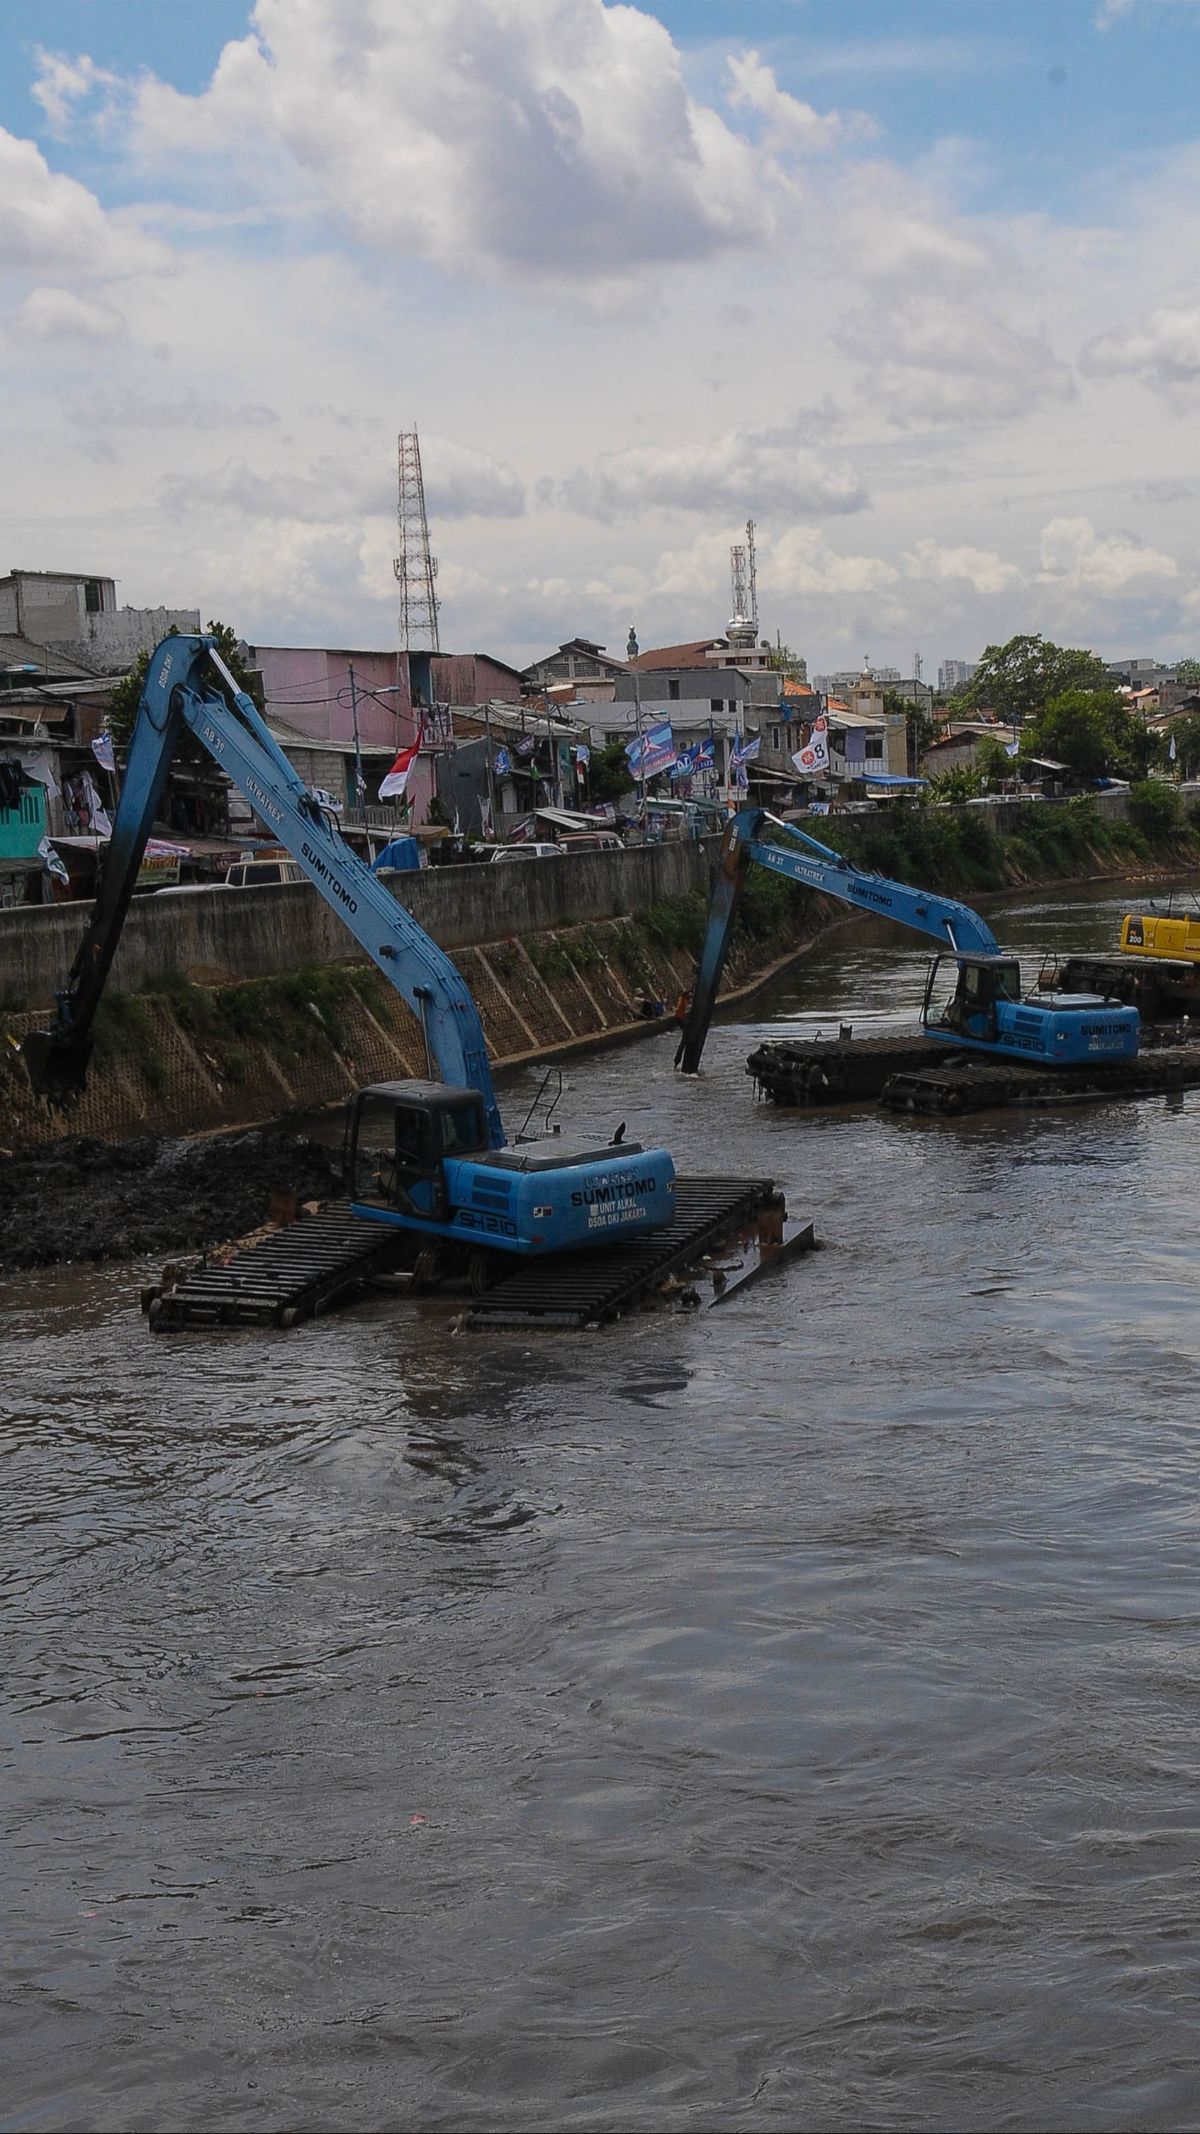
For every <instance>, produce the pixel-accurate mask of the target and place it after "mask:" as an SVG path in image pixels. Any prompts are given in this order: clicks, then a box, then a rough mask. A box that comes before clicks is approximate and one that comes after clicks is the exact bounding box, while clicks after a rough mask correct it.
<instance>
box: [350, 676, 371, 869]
mask: <svg viewBox="0 0 1200 2134" xmlns="http://www.w3.org/2000/svg"><path fill="white" fill-rule="evenodd" d="M348 672H349V675H350V717H351V720H352V722H353V727H354V798H355V799H356V800H357V802H358V810H359V814H360V815H361V816H362V826H363V829H364V830H365V829H366V827H367V781H366V779H365V778H364V777H363V767H362V749H361V747H360V745H359V739H358V689H357V687H356V685H355V680H354V666H353V662H351V663H350V664H349V667H348Z"/></svg>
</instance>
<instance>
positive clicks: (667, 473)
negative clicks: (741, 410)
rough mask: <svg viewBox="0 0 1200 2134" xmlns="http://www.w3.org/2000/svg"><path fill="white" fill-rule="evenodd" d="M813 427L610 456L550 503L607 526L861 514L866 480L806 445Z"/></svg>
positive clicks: (734, 433) (565, 484)
mask: <svg viewBox="0 0 1200 2134" xmlns="http://www.w3.org/2000/svg"><path fill="white" fill-rule="evenodd" d="M808 427H809V425H808V424H807V423H804V422H801V423H800V424H798V425H796V426H795V427H792V428H790V429H784V430H727V431H726V432H725V433H724V435H723V436H721V437H717V438H714V439H712V440H710V441H709V442H707V443H702V444H689V445H674V446H672V445H631V446H628V447H627V448H626V449H625V450H624V451H620V452H603V453H601V454H600V456H599V457H598V459H597V460H596V462H595V464H594V466H593V467H592V468H591V470H590V471H588V470H585V469H583V468H580V469H577V470H576V472H575V473H573V474H570V475H568V476H567V478H566V480H565V481H562V482H559V483H557V484H551V485H549V488H548V491H547V492H545V494H546V500H547V501H549V500H550V498H551V497H552V498H553V500H554V501H556V502H557V503H559V504H561V505H562V506H563V507H564V508H565V509H566V510H568V511H577V512H581V513H583V514H584V515H586V516H587V517H589V518H595V519H601V520H604V521H605V522H607V523H611V522H612V521H614V520H617V519H624V518H636V517H637V515H638V514H639V513H640V512H643V511H648V510H662V511H710V512H719V511H738V512H751V513H752V512H755V511H777V512H786V513H788V514H791V513H795V512H805V513H812V514H822V515H823V514H825V513H830V512H834V513H836V512H844V511H860V510H861V509H862V508H863V506H864V505H865V503H866V501H867V495H866V490H865V489H864V487H863V484H862V481H861V479H860V477H859V475H858V474H857V472H856V471H855V469H854V468H853V467H852V466H850V465H848V464H847V463H845V462H841V463H830V462H828V461H826V460H824V459H822V458H821V457H820V456H818V454H817V453H815V452H814V451H813V450H812V449H811V448H810V446H809V445H808V444H807V443H804V442H801V441H800V437H801V436H802V435H803V434H804V433H805V432H806V431H807V430H808ZM798 433H799V435H798Z"/></svg>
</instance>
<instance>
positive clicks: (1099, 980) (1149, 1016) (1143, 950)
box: [1038, 910, 1200, 1029]
mask: <svg viewBox="0 0 1200 2134" xmlns="http://www.w3.org/2000/svg"><path fill="white" fill-rule="evenodd" d="M1118 951H1119V953H1117V954H1115V955H1114V954H1113V953H1112V952H1111V951H1110V952H1109V953H1108V954H1107V955H1094V954H1093V955H1087V954H1085V955H1078V956H1068V957H1067V958H1066V959H1065V960H1064V961H1063V962H1061V963H1060V962H1058V961H1057V960H1056V961H1055V962H1054V963H1052V964H1047V965H1045V966H1044V967H1043V970H1042V973H1041V975H1040V977H1039V980H1038V983H1039V985H1040V986H1042V987H1043V988H1045V987H1049V986H1058V987H1062V988H1064V989H1065V988H1073V989H1075V990H1086V989H1087V988H1092V989H1094V990H1101V989H1102V990H1104V991H1106V992H1108V993H1110V994H1111V995H1112V996H1113V997H1114V998H1115V999H1117V1000H1123V1001H1126V1002H1128V1003H1129V1005H1130V1006H1131V1007H1135V1008H1137V1010H1138V1012H1139V1014H1140V1015H1141V1018H1142V1024H1143V1029H1144V1028H1145V1025H1146V1024H1148V1023H1149V1024H1154V1023H1179V1022H1181V1021H1182V1019H1183V1018H1184V1017H1185V1016H1187V1017H1189V1018H1194V1017H1200V910H1197V911H1195V912H1193V913H1192V915H1191V916H1190V917H1188V916H1187V915H1186V914H1185V915H1183V916H1181V917H1180V916H1176V915H1175V914H1174V913H1173V912H1170V911H1165V912H1158V911H1127V912H1126V913H1125V916H1124V918H1123V919H1122V921H1121V938H1120V941H1119V943H1118Z"/></svg>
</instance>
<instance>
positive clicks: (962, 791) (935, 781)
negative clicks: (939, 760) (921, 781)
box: [927, 763, 983, 801]
mask: <svg viewBox="0 0 1200 2134" xmlns="http://www.w3.org/2000/svg"><path fill="white" fill-rule="evenodd" d="M927 790H928V793H929V798H930V799H931V800H948V801H961V800H977V799H978V798H979V796H980V795H981V794H982V792H983V779H982V777H981V776H980V774H979V772H978V771H977V770H976V768H975V766H974V764H973V763H952V764H951V766H950V768H949V770H948V771H935V772H934V773H933V776H932V777H931V778H930V780H929V784H928V788H927Z"/></svg>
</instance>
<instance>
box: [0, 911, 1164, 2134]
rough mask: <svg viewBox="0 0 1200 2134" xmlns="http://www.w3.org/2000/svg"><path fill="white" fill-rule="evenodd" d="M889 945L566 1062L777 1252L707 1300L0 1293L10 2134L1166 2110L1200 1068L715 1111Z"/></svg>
mask: <svg viewBox="0 0 1200 2134" xmlns="http://www.w3.org/2000/svg"><path fill="white" fill-rule="evenodd" d="M1127 902H1128V899H1127V898H1124V897H1117V896H1116V895H1115V894H1114V893H1113V892H1112V891H1111V890H1110V891H1105V892H1104V893H1103V894H1092V895H1090V896H1088V897H1083V896H1078V895H1076V896H1072V895H1068V894H1064V893H1060V894H1058V895H1056V896H1054V897H1049V896H1042V895H1041V894H1040V893H1039V894H1038V895H1037V896H1030V898H1029V899H1028V900H1027V901H1025V902H1024V903H1018V904H1015V905H1010V906H1009V908H1008V909H1007V910H1006V911H1005V912H1003V914H1001V915H1000V916H999V918H998V919H997V922H996V923H997V930H998V931H999V932H1000V933H1001V935H1002V938H1003V939H1004V942H1005V945H1006V946H1014V947H1017V948H1020V949H1021V950H1022V951H1023V952H1024V954H1025V956H1026V959H1027V967H1028V962H1029V959H1030V958H1031V957H1032V958H1033V962H1034V964H1036V952H1037V950H1038V949H1039V948H1040V947H1041V946H1043V945H1044V944H1045V943H1046V942H1048V941H1050V940H1056V941H1057V942H1058V943H1059V944H1061V945H1063V946H1079V947H1082V946H1093V945H1099V944H1101V943H1108V942H1110V941H1111V940H1113V939H1114V938H1115V931H1116V917H1117V914H1118V913H1119V911H1120V910H1121V909H1122V908H1125V906H1126V905H1127ZM923 968H924V958H923V955H922V953H921V951H920V949H919V947H917V946H914V945H912V944H911V943H909V942H908V941H907V940H906V939H905V937H903V936H899V935H896V934H893V933H891V932H890V931H889V930H888V929H885V928H882V927H876V926H875V925H874V923H873V922H872V924H870V925H869V926H864V927H863V928H861V929H859V930H858V931H856V932H855V933H853V935H851V934H846V935H843V936H841V937H840V938H838V939H836V940H834V941H832V942H830V943H829V944H828V945H827V946H826V947H825V948H824V949H823V950H822V951H821V952H820V954H818V955H815V956H813V957H811V958H809V959H808V960H807V961H806V962H805V963H803V964H801V965H799V966H798V967H797V968H796V969H795V970H793V972H791V973H790V974H789V975H788V976H787V977H786V978H784V979H782V980H780V981H779V982H777V983H776V984H775V985H774V987H773V988H772V990H771V991H770V993H769V994H767V995H765V996H760V997H759V998H758V999H757V1000H756V1001H755V1002H754V1003H753V1006H752V1007H751V1008H748V1009H742V1010H739V1011H734V1012H733V1013H732V1014H731V1015H729V1016H728V1017H727V1019H726V1020H725V1021H724V1022H723V1023H722V1025H721V1026H720V1027H719V1028H718V1029H717V1030H715V1032H714V1034H713V1037H712V1040H711V1041H710V1047H709V1055H708V1065H707V1072H706V1074H705V1076H704V1078H703V1080H701V1081H700V1082H699V1083H686V1084H681V1083H679V1082H677V1081H676V1080H675V1079H674V1078H673V1075H672V1068H671V1050H672V1048H671V1044H670V1040H669V1039H667V1040H662V1041H652V1042H648V1043H645V1044H642V1045H637V1046H634V1047H627V1048H625V1049H622V1050H617V1051H613V1052H610V1053H607V1054H602V1055H596V1056H594V1057H590V1058H587V1059H584V1060H580V1061H577V1062H575V1063H573V1064H572V1065H571V1067H570V1069H569V1074H568V1080H569V1083H570V1088H569V1091H568V1095H567V1098H566V1100H565V1105H564V1109H565V1110H566V1112H567V1113H568V1115H569V1119H570V1120H572V1121H574V1122H576V1123H577V1124H578V1125H579V1126H580V1127H581V1128H582V1129H584V1130H587V1129H588V1128H589V1127H591V1126H593V1125H596V1126H602V1127H604V1128H610V1127H611V1126H612V1125H615V1124H616V1122H617V1121H618V1120H619V1119H621V1118H624V1119H625V1120H626V1121H627V1122H628V1131H629V1135H630V1136H631V1137H633V1136H638V1137H640V1138H642V1139H647V1138H650V1137H653V1138H655V1139H662V1140H664V1141H666V1142H667V1143H668V1144H669V1145H670V1146H671V1147H672V1149H673V1150H674V1152H675V1155H676V1160H677V1162H678V1164H679V1167H680V1169H682V1170H688V1169H694V1170H710V1171H711V1170H722V1171H729V1172H733V1171H737V1172H746V1173H752V1174H760V1173H765V1174H767V1175H774V1177H775V1178H776V1179H777V1180H778V1181H779V1182H780V1183H781V1184H782V1185H783V1186H784V1187H785V1188H786V1190H787V1193H788V1197H789V1201H790V1203H791V1205H792V1208H793V1212H796V1213H800V1212H804V1213H811V1214H812V1215H813V1216H814V1217H815V1218H816V1221H817V1226H818V1232H819V1234H820V1236H821V1237H822V1239H823V1240H824V1243H825V1249H824V1250H823V1251H822V1252H821V1253H820V1254H819V1255H817V1256H816V1257H815V1258H811V1259H808V1260H806V1261H802V1262H801V1263H799V1264H798V1265H797V1266H795V1267H794V1268H792V1269H789V1270H788V1271H786V1272H785V1273H782V1274H779V1275H777V1276H775V1277H774V1278H772V1279H771V1280H770V1281H767V1282H764V1283H763V1284H761V1285H760V1286H759V1287H758V1288H756V1289H754V1290H752V1291H751V1292H749V1293H748V1294H747V1295H746V1296H745V1297H743V1298H740V1299H737V1300H732V1301H731V1302H730V1303H729V1304H728V1305H727V1306H725V1307H723V1308H722V1309H721V1310H718V1311H716V1312H713V1313H711V1314H707V1315H705V1316H703V1317H702V1318H694V1317H684V1316H677V1317H664V1316H657V1315H656V1316H647V1317H642V1318H637V1319H635V1320H633V1321H631V1322H629V1323H627V1324H625V1325H623V1326H621V1327H619V1328H618V1329H616V1330H614V1331H609V1332H603V1333H595V1334H585V1335H582V1336H564V1337H561V1338H557V1337H549V1338H547V1337H542V1338H538V1339H533V1338H531V1337H529V1336H528V1335H521V1334H515V1335H513V1336H511V1337H498V1338H497V1337H492V1338H491V1339H490V1340H488V1341H487V1342H486V1343H485V1342H483V1341H481V1340H480V1339H479V1338H476V1337H471V1336H465V1335H455V1334H452V1333H451V1332H450V1330H449V1320H448V1315H447V1313H446V1310H445V1309H444V1307H440V1306H437V1305H430V1306H424V1307H420V1308H417V1307H411V1306H409V1307H406V1306H403V1305H400V1306H397V1305H395V1304H393V1303H389V1302H387V1301H383V1300H375V1301H371V1302H368V1303H365V1304H363V1305H362V1306H360V1307H358V1308H357V1309H355V1310H353V1311H350V1312H347V1313H345V1314H343V1315H341V1316H339V1317H336V1318H331V1319H329V1320H326V1321H322V1322H319V1323H317V1324H316V1325H312V1326H308V1327H306V1328H302V1329H300V1330H299V1331H297V1332H295V1333H292V1334H289V1335H282V1334H280V1335H263V1334H262V1333H246V1334H231V1335H226V1336H224V1337H220V1338H211V1337H208V1336H186V1337H175V1338H173V1339H170V1338H164V1339H160V1340H156V1339H155V1338H154V1337H152V1336H151V1335H149V1334H148V1333H147V1331H146V1329H145V1327H144V1325H143V1322H142V1321H141V1319H140V1318H139V1316H138V1312H137V1307H136V1294H137V1287H138V1282H139V1279H140V1277H141V1273H142V1270H141V1269H139V1268H138V1267H136V1266H135V1267H130V1266H128V1265H126V1266H109V1267H103V1268H99V1269H91V1268H89V1269H87V1270H80V1269H71V1268H66V1269H54V1270H50V1271H48V1272H42V1273H38V1274H36V1275H35V1274H30V1275H27V1276H26V1275H23V1276H21V1277H19V1278H14V1279H12V1280H10V1281H9V1282H7V1283H6V1284H5V1285H4V1288H3V1292H2V1294H0V1302H2V1304H3V1322H2V1358H0V1395H2V1399H3V1404H4V1408H5V1411H6V1419H5V1423H4V1430H3V1437H2V1440H0V1449H2V1451H3V1455H4V1458H3V1470H2V1475H3V1479H2V1484H0V1505H2V1513H3V1524H4V1533H3V1547H2V1553H0V1575H2V1577H3V1588H4V1611H3V1626H2V1636H3V1669H2V1675H0V1703H2V1713H0V1718H2V1724H3V1742H2V1750H3V1774H4V1775H3V1803H2V1809H0V1813H2V1819H3V1830H4V1850H3V1867H2V1870H0V1872H2V1874H3V1883H4V1889H3V1900H4V1901H3V1918H4V1931H3V1936H2V1938H0V1977H2V1983H3V1997H2V1998H3V2012H2V2014H0V2023H2V2025H3V2032H2V2036H0V2125H3V2127H4V2128H6V2129H13V2130H15V2129H19V2130H26V2129H30V2130H35V2129H36V2130H43V2129H75V2128H80V2129H84V2128H86V2129H93V2128H96V2129H101V2128H102V2129H120V2128H136V2129H143V2128H144V2129H160V2128H165V2129H175V2128H180V2129H192V2128H197V2129H199V2128H210V2127H211V2128H219V2129H254V2130H259V2129H275V2128H302V2129H303V2128H314V2129H316V2128H330V2127H336V2128H351V2129H373V2128H408V2127H421V2128H447V2129H457V2128H468V2129H492V2128H497V2129H516V2128H524V2127H532V2128H539V2129H551V2128H560V2127H562V2128H576V2127H578V2128H630V2129H642V2128H647V2129H656V2130H664V2134H665V2130H673V2129H677V2128H678V2129H689V2130H690V2129H693V2128H696V2129H709V2128H712V2129H724V2128H735V2129H741V2128H746V2129H757V2128H780V2129H784V2128H792V2127H796V2126H820V2127H832V2128H846V2129H851V2128H859V2127H898V2126H899V2127H919V2128H927V2127H933V2128H947V2129H949V2128H957V2127H979V2128H984V2127H995V2126H1002V2127H1017V2128H1030V2129H1033V2128H1041V2127H1046V2126H1054V2127H1062V2128H1114V2129H1116V2128H1124V2127H1129V2126H1136V2127H1139V2128H1160V2127H1161V2128H1167V2127H1178V2126H1183V2125H1187V2126H1192V2125H1195V2124H1196V2123H1197V2121H1198V2120H1200V2046H1198V2042H1197V2040H1198V2030H1197V2019H1198V2017H1200V1946H1198V1943H1200V1924H1198V1910H1200V1905H1198V1900H1200V1790H1198V1779H1200V1745H1198V1741H1197V1726H1198V1722H1200V1647H1198V1630H1200V1581H1198V1573H1200V1361H1198V1348H1197V1314H1198V1310H1200V1216H1198V1214H1197V1198H1196V1191H1195V1180H1196V1176H1197V1172H1198V1170H1200V1092H1193V1093H1191V1094H1189V1095H1186V1096H1184V1097H1183V1098H1175V1099H1165V1098H1160V1099H1155V1100H1152V1101H1150V1102H1146V1103H1142V1104H1140V1105H1133V1104H1121V1103H1114V1104H1112V1105H1106V1106H1097V1107H1090V1108H1083V1109H1079V1110H1064V1111H1063V1112H1061V1113H1059V1114H1051V1113H1038V1114H1034V1115H1030V1116H1022V1115H1018V1114H1009V1115H994V1116H987V1117H977V1118H971V1119H968V1120H966V1121H963V1122H959V1123H950V1122H945V1121H932V1120H906V1119H895V1118H889V1117H886V1116H884V1115H880V1114H876V1113H874V1112H872V1111H862V1110H860V1111H849V1110H846V1111H842V1110H839V1111H836V1112H830V1113H827V1114H817V1115H809V1116H806V1117H798V1116H794V1115H787V1114H778V1113H772V1112H771V1111H770V1110H769V1109H768V1108H766V1107H765V1106H762V1105H759V1104H756V1103H754V1101H753V1099H752V1093H751V1087H750V1083H749V1081H748V1079H747V1077H746V1076H745V1074H744V1072H743V1061H744V1058H745V1054H746V1052H747V1050H748V1049H749V1045H750V1043H751V1042H752V1041H753V1040H754V1039H755V1038H756V1037H758V1036H759V1035H761V1034H764V1033H765V1032H767V1031H768V1030H770V1029H777V1028H779V1027H781V1026H783V1025H787V1026H790V1027H796V1026H797V1025H799V1026H800V1027H803V1028H809V1029H816V1028H825V1029H827V1030H832V1029H833V1027H834V1026H835V1025H836V1023H837V1022H838V1021H840V1020H844V1021H851V1022H853V1023H854V1025H855V1027H856V1028H857V1029H860V1030H866V1029H867V1028H870V1027H889V1026H891V1025H893V1024H895V1025H901V1024H903V1022H904V1021H905V1019H906V1018H907V1017H908V1016H910V1015H911V1013H912V1010H913V1007H914V1004H915V1001H916V999H917V997H918V993H919V987H920V982H921V976H922V972H923ZM531 1089H532V1082H531V1081H530V1080H528V1079H526V1080H524V1081H522V1082H520V1083H518V1084H515V1085H510V1087H509V1089H508V1090H507V1091H506V1093H505V1099H504V1101H505V1108H506V1112H507V1114H508V1117H509V1119H510V1121H512V1120H514V1119H519V1117H520V1114H521V1112H522V1111H523V1109H524V1106H525V1102H526V1101H527V1098H528V1094H529V1093H530V1092H531Z"/></svg>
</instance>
